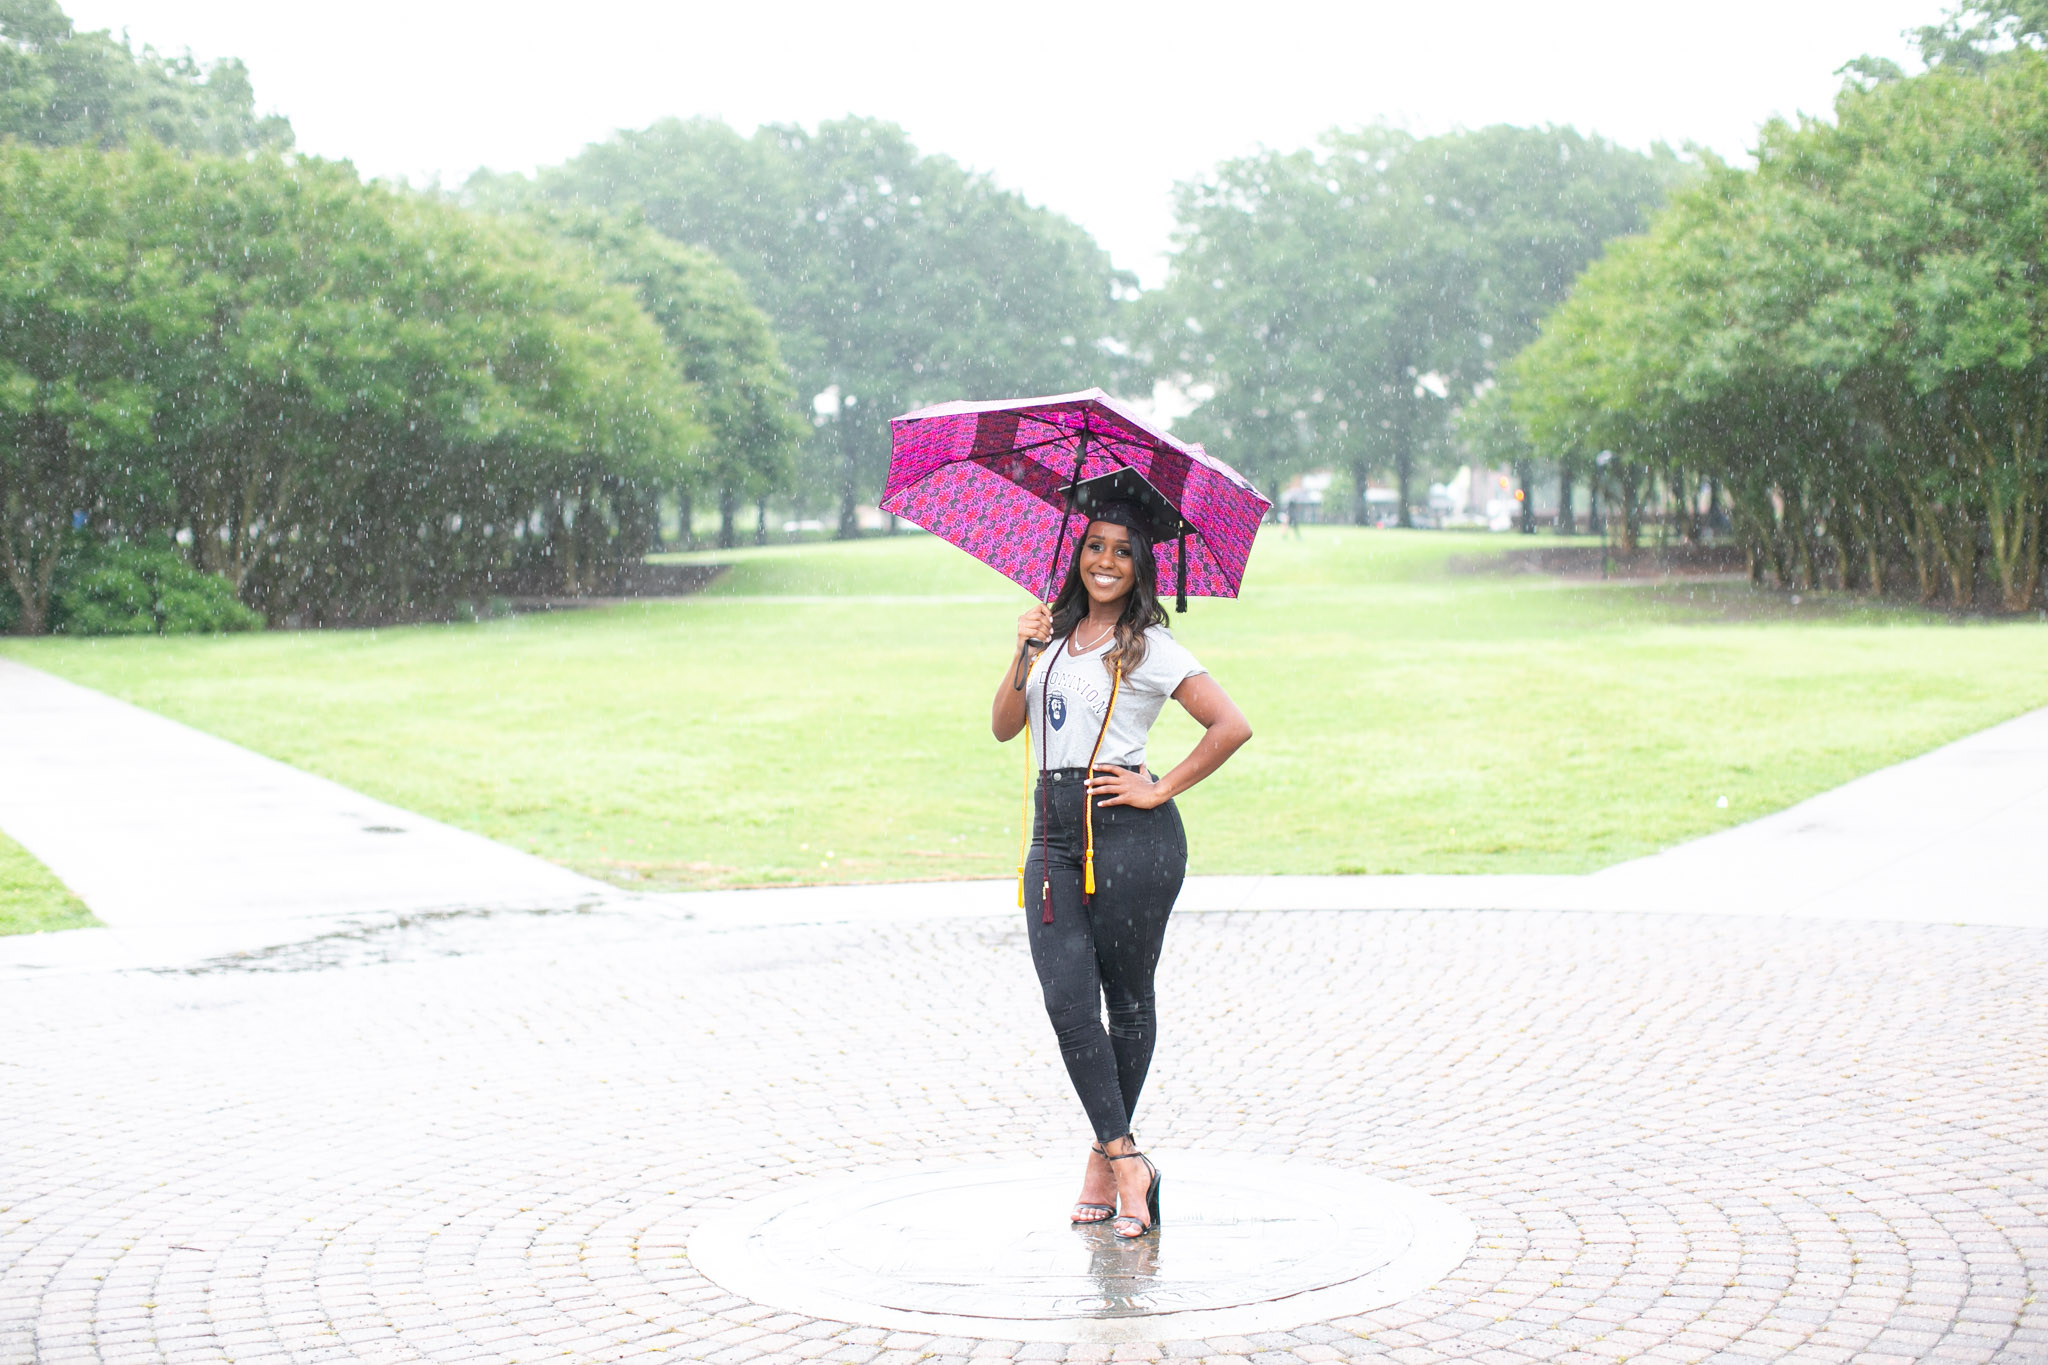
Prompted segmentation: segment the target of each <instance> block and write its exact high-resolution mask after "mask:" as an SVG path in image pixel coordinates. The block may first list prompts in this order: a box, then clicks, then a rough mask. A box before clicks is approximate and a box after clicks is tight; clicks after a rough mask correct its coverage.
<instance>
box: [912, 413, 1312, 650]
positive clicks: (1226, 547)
mask: <svg viewBox="0 0 2048 1365" xmlns="http://www.w3.org/2000/svg"><path fill="white" fill-rule="evenodd" d="M889 433H890V437H891V442H892V445H893V454H892V457H891V459H890V461H889V481H888V483H887V485H886V486H885V487H884V488H883V490H882V510H883V511H885V512H892V513H894V514H895V515H897V516H899V517H902V518H903V519H904V520H906V521H911V522H915V523H916V524H917V525H919V526H922V527H924V528H925V529H926V530H927V531H930V532H932V533H933V534H934V535H937V536H939V537H941V538H942V539H944V540H947V541H950V542H952V543H953V544H955V545H957V546H959V547H960V548H961V549H963V550H965V551H967V553H969V554H971V555H973V556H974V557H975V558H976V559H979V560H980V561H981V562H982V563H984V564H987V565H988V566H990V567H991V568H993V569H995V570H996V572H998V573H1000V574H1002V575H1003V576H1004V577H1006V578H1008V579H1010V580H1011V581H1012V582H1014V583H1016V584H1017V585H1018V586H1019V587H1021V588H1023V589H1024V590H1025V591H1026V592H1030V593H1035V594H1037V595H1038V596H1039V597H1040V598H1042V599H1045V600H1050V599H1051V597H1052V595H1053V591H1054V589H1055V588H1057V587H1058V586H1059V578H1060V574H1061V573H1062V571H1063V570H1064V569H1065V568H1066V565H1065V564H1064V563H1062V562H1061V557H1062V555H1063V553H1064V551H1065V547H1066V545H1067V542H1068V539H1069V537H1073V538H1078V537H1080V536H1081V535H1082V534H1083V533H1085V532H1086V531H1087V529H1088V516H1087V513H1086V511H1085V510H1084V509H1085V508H1086V507H1087V506H1089V505H1090V501H1091V500H1090V496H1089V495H1090V492H1091V488H1092V490H1093V491H1094V492H1095V493H1096V494H1097V495H1098V496H1099V497H1103V498H1106V497H1112V496H1113V497H1118V498H1126V499H1133V500H1136V501H1139V502H1141V503H1144V504H1146V505H1147V506H1148V508H1150V509H1151V510H1153V511H1154V512H1155V514H1156V515H1155V517H1154V520H1155V521H1156V522H1158V523H1159V524H1162V525H1165V526H1167V527H1169V528H1170V529H1169V532H1168V534H1165V535H1161V536H1160V537H1158V538H1157V541H1156V543H1155V544H1154V546H1153V548H1152V553H1153V557H1154V561H1155V563H1156V564H1157V566H1158V569H1159V581H1160V582H1161V583H1167V582H1172V583H1174V584H1176V586H1177V588H1178V595H1179V597H1180V601H1179V602H1178V603H1177V604H1176V605H1177V609H1178V610H1180V611H1186V610H1187V594H1188V593H1194V594H1196V595H1197V596H1201V597H1235V596H1237V593H1238V588H1239V587H1240V586H1241V585H1242V584H1243V582H1244V566H1245V561H1246V560H1247V559H1248V558H1250V556H1251V552H1252V538H1253V537H1254V536H1255V535H1256V534H1257V533H1258V529H1259V521H1260V520H1261V519H1262V518H1263V517H1264V516H1265V514H1266V509H1267V508H1268V507H1270V506H1271V505H1272V504H1271V503H1269V502H1267V501H1266V499H1265V498H1263V497H1261V496H1259V492H1258V490H1257V489H1255V488H1253V487H1252V486H1251V485H1250V484H1249V483H1247V482H1246V481H1245V479H1244V476H1243V475H1241V474H1239V473H1238V472H1237V471H1236V470H1234V469H1232V468H1231V467H1230V466H1229V465H1227V464H1225V463H1223V462H1222V461H1221V460H1218V459H1216V458H1214V457H1213V456H1211V455H1210V454H1209V453H1208V452H1207V451H1205V450H1203V449H1202V447H1201V446H1199V445H1196V444H1193V443H1192V442H1183V441H1177V440H1175V439H1174V438H1173V437H1171V436H1169V435H1167V434H1166V433H1165V432H1163V431H1160V430H1159V429H1158V428H1156V427H1154V426H1152V425H1151V424H1150V423H1148V422H1146V421H1145V420H1144V419H1143V418H1141V417H1139V416H1138V415H1137V414H1136V413H1134V412H1132V411H1131V410H1130V409H1128V408H1126V407H1125V406H1124V405H1123V404H1121V403H1119V402H1117V401H1116V400H1115V399H1114V398H1111V397H1110V396H1109V395H1108V394H1106V393H1104V392H1103V391H1102V390H1101V389H1085V390H1083V391H1082V392H1080V393H1062V394H1055V395H1053V396H1052V397H1049V398H1013V399H1006V400H1003V401H1000V402H993V403H940V404H938V405H937V406H935V407H929V408H919V409H918V410H917V411H915V412H907V413H905V414H903V416H901V417H897V418H893V419H891V421H890V423H889ZM1174 531H1177V532H1178V534H1173V532H1174Z"/></svg>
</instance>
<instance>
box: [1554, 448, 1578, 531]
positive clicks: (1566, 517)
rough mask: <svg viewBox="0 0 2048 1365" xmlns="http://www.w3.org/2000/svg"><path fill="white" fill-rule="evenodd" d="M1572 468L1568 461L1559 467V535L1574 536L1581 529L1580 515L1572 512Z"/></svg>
mask: <svg viewBox="0 0 2048 1365" xmlns="http://www.w3.org/2000/svg"><path fill="white" fill-rule="evenodd" d="M1573 491H1574V490H1573V488H1572V466H1571V462H1570V461H1568V460H1560V461H1559V462H1558V465H1557V533H1558V534H1559V535H1561V536H1568V535H1572V534H1574V533H1576V532H1577V530H1578V528H1579V518H1578V514H1577V513H1576V512H1574V511H1572V494H1573Z"/></svg>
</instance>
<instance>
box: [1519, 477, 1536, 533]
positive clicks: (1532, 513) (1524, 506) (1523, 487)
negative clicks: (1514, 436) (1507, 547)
mask: <svg viewBox="0 0 2048 1365" xmlns="http://www.w3.org/2000/svg"><path fill="white" fill-rule="evenodd" d="M1529 475H1530V469H1529V461H1527V460H1517V461H1515V482H1516V484H1518V485H1519V486H1518V487H1517V488H1516V489H1515V492H1517V493H1518V494H1520V495H1521V496H1520V499H1519V501H1520V503H1521V507H1520V508H1519V511H1520V514H1521V515H1520V517H1519V519H1518V523H1519V524H1518V525H1517V526H1516V527H1515V529H1516V530H1518V531H1520V532H1521V533H1522V534H1523V535H1525V536H1533V535H1535V534H1536V491H1535V490H1534V489H1533V488H1531V487H1530V486H1529V484H1530V478H1529Z"/></svg>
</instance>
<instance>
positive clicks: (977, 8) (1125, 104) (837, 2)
mask: <svg viewBox="0 0 2048 1365" xmlns="http://www.w3.org/2000/svg"><path fill="white" fill-rule="evenodd" d="M64 3H65V8H66V10H67V11H68V12H69V13H70V14H71V15H72V16H73V18H74V19H75V20H76V21H77V22H78V24H79V25H80V27H83V28H112V29H114V30H116V31H119V30H121V29H124V28H125V29H126V30H128V32H129V33H130V35H131V36H132V37H133V38H134V40H135V41H136V42H138V43H144V42H146V43H151V44H154V45H155V46H157V47H158V48H160V49H163V50H166V51H183V50H184V49H186V48H190V49H191V50H192V51H193V52H194V53H195V54H196V55H197V56H199V57H200V58H201V59H207V60H210V59H212V58H215V57H221V56H238V57H241V58H242V59H244V60H245V61H246V62H248V64H249V67H250V71H251V74H252V75H253V76H254V79H255V83H256V95H257V101H258V104H259V105H260V106H262V107H263V108H264V109H265V110H266V111H269V110H275V111H276V112H280V113H283V114H286V115H288V116H290V118H291V120H292V124H293V126H294V127H295V128H296V129H297V131H298V138H299V147H300V148H301V150H304V151H307V152H313V153H317V154H319V155H322V156H331V157H346V158H349V159H350V160H353V161H354V162H355V163H356V165H357V166H358V167H359V168H360V169H361V170H362V171H363V172H364V173H365V174H366V175H376V176H395V177H406V178H410V179H413V180H415V181H419V180H423V179H430V178H432V177H435V176H439V177H440V178H441V179H442V180H444V181H445V182H449V183H454V182H459V181H460V180H462V179H463V178H464V177H465V176H467V175H468V174H469V172H470V171H471V170H473V169H474V168H476V167H477V166H479V165H486V166H491V167H494V168H497V169H500V170H530V169H532V168H533V167H535V166H538V165H545V164H548V163H550V162H553V161H558V160H561V159H562V158H564V157H566V156H569V155H570V154H572V153H574V152H575V151H576V150H577V149H578V148H580V147H582V146H583V145H584V144H586V143H588V142H591V141H594V140H598V139H601V138H603V137H605V136H606V135H607V134H608V133H609V132H611V131H612V130H613V129H615V128H620V127H638V126H642V125H645V124H647V123H650V122H652V121H653V120H655V119H657V118H661V117H664V116H666V115H683V116H687V115H692V114H710V115H715V116H718V117H722V118H724V119H726V120H728V121H730V122H732V123H733V124H735V125H736V126H738V127H740V128H741V129H742V130H751V129H752V128H753V127H754V126H755V125H757V124H759V123H761V122H786V121H797V122H801V123H805V124H815V123H816V122H817V121H818V120H820V119H825V118H834V117H838V116H840V115H844V114H848V113H855V114H864V115H871V116H876V117H881V118H886V119H892V120H894V121H896V122H898V123H901V124H902V125H903V126H904V127H905V128H907V129H908V130H909V132H910V134H911V136H912V137H913V138H914V139H915V140H916V142H917V144H918V145H919V147H921V148H922V149H924V150H926V151H935V152H944V153H946V154H948V155H950V156H953V157H955V158H957V159H958V160H960V161H962V162H965V163H966V164H968V165H970V166H972V167H974V168H976V169H978V170H984V171H988V172H990V173H992V174H993V175H994V176H995V177H996V178H997V180H998V181H1000V182H1001V183H1003V184H1004V185H1007V186H1010V187H1012V188H1015V189H1018V190H1021V191H1022V192H1023V193H1024V194H1025V195H1026V196H1028V197H1029V198H1030V199H1032V200H1033V201H1035V202H1038V203H1042V204H1046V205H1048V206H1050V207H1052V208H1054V209H1056V210H1058V211H1060V212H1062V213H1065V214H1067V215H1068V216H1070V217H1072V218H1074V219H1075V220H1076V221H1078V222H1080V223H1081V224H1082V225H1084V226H1085V227H1087V228H1088V229H1089V230H1090V231H1092V232H1094V233H1095V235H1096V237H1097V238H1098V239H1099V240H1100V241H1101V242H1102V243H1103V244H1104V245H1105V246H1107V247H1108V248H1109V249H1110V252H1111V254H1112V255H1113V256H1114V257H1115V259H1116V262H1117V263H1118V264H1119V265H1122V266H1125V267H1127V268H1130V269H1134V270H1137V271H1138V272H1139V273H1140V274H1141V276H1143V277H1144V278H1145V280H1146V282H1147V283H1148V284H1150V283H1156V282H1157V280H1158V279H1159V277H1160V275H1161V274H1162V265H1161V256H1160V253H1161V252H1162V251H1163V250H1164V249H1165V247H1166V245H1167V235H1168V233H1169V232H1170V230H1171V228H1172V207H1171V202H1170V197H1169V196H1170V191H1171V188H1172V186H1173V183H1174V182H1175V181H1176V180H1180V179H1185V178H1188V177H1190V176H1194V175H1196V174H1199V173H1200V172H1201V171H1202V170H1203V169H1204V168H1206V167H1208V166H1210V165H1213V164H1214V163H1215V162H1217V161H1218V160H1221V159H1222V158H1224V157H1227V156H1232V155H1235V154H1238V153H1241V152H1245V151H1249V150H1251V149H1252V148H1254V147H1256V146H1258V145H1260V144H1264V145H1268V146H1275V147H1296V146H1300V145H1303V144H1304V143H1306V142H1308V141H1310V140H1311V139H1313V138H1314V136H1315V135H1316V134H1317V133H1319V132H1320V131H1322V130H1324V129H1326V128H1329V127H1331V126H1332V125H1336V124H1344V125H1355V124H1359V123H1365V122H1370V121H1372V120H1375V119H1386V120H1388V121H1391V122H1394V123H1396V124H1399V125H1401V126H1405V127H1408V128H1412V129H1414V130H1415V131H1417V132H1424V133H1428V132H1438V131H1443V130H1445V129H1449V128H1454V127H1477V126H1480V125H1483V124H1488V123H1498V122H1508V123H1523V124H1528V123H1545V122H1549V123H1568V124H1573V125H1576V126H1577V127H1579V128H1581V129H1584V130H1588V131H1595V132H1599V133H1602V134H1604V135H1606V136H1608V137H1611V138H1613V139H1615V140H1617V141H1619V142H1622V143H1625V144H1628V145H1632V146H1642V145H1646V144H1648V143H1650V142H1652V141H1654V140H1657V139H1660V138H1661V139H1666V140H1669V141H1672V142H1674V143H1676V142H1684V141H1688V140H1690V141H1695V142H1699V143H1703V144H1705V145H1707V146H1709V147H1712V148H1714V149H1716V150H1718V151H1720V152H1722V153H1724V154H1727V155H1731V156H1739V155H1740V154H1741V153H1742V151H1743V150H1744V148H1745V147H1746V146H1747V145H1748V144H1749V142H1750V139H1751V134H1752V133H1753V131H1754V129H1755V128H1756V126H1757V124H1758V123H1759V122H1761V121H1762V120H1763V119H1764V118H1766V117H1768V116H1769V115H1771V114H1773V113H1786V114H1790V113H1794V112H1799V111H1805V112H1809V113H1825V112H1826V111H1827V109H1828V108H1829V105H1830V101H1831V100H1832V97H1833V93H1834V91H1835V89H1836V86H1837V84H1838V82H1837V80H1836V78H1835V76H1834V75H1833V74H1832V73H1833V72H1834V70H1835V69H1836V68H1837V67H1839V66H1840V65H1841V63H1842V62H1844V61H1846V60H1848V59H1849V58H1851V57H1854V56H1856V55H1858V54H1859V53H1863V52H1876V53H1880V54H1883V55H1888V56H1892V57H1894V58H1896V59H1901V60H1903V59H1904V58H1905V57H1906V55H1907V53H1908V52H1909V50H1910V49H1909V47H1908V45H1907V44H1906V43H1905V41H1904V40H1903V39H1902V38H1901V37H1900V32H1901V30H1903V29H1905V28H1907V27H1908V26H1911V25H1915V24H1921V23H1931V22H1933V21H1934V20H1935V19H1936V18H1937V17H1938V16H1939V12H1940V10H1941V9H1942V8H1943V7H1945V5H1946V3H1947V0H1719V3H1717V4H1715V5H1712V6H1703V5H1699V4H1686V5H1678V4H1665V3H1658V2H1657V0H1468V3H1465V4H1462V5H1447V4H1436V5H1429V6H1418V5H1415V4H1413V3H1412V0H1410V3H1403V4H1390V3H1379V2H1377V0H1364V2H1357V0H1354V3H1348V4H1347V3H1329V2H1327V0H1326V2H1325V3H1320V4H1318V3H1310V2H1309V0H1252V2H1251V3H1245V2H1244V0H1238V3H1233V4H1216V3H1209V2H1208V0H1182V2H1181V3H1163V2H1162V0H1088V2H1084V3H1076V2H1075V0H1040V3H1035V4H1032V5H1029V6H1024V5H1009V6H1004V5H973V4H962V3H959V0H947V3H933V2H931V0H869V3H848V2H847V0H831V2H830V3H824V2H822V0H783V2H781V3H766V4H763V3H753V4H749V3H745V0H726V2H725V3H716V4H706V3H697V2H696V0H682V2H681V3H654V0H580V3H576V4H563V3H560V0H553V2H551V3H548V4H545V5H541V4H534V3H530V2H529V0H496V2H495V3H488V4H486V3H480V2H478V0H403V2H402V3H401V0H350V3H348V4H346V5H343V4H337V3H332V2H331V0H328V2H327V3H320V2H318V0H64Z"/></svg>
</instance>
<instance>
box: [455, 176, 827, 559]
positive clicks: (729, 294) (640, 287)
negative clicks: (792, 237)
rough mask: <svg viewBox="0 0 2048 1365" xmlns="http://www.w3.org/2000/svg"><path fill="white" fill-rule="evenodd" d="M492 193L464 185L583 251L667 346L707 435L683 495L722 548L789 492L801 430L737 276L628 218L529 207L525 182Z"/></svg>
mask: <svg viewBox="0 0 2048 1365" xmlns="http://www.w3.org/2000/svg"><path fill="white" fill-rule="evenodd" d="M498 184H499V185H500V186H502V187H503V189H504V190H506V191H509V193H501V192H497V191H494V190H493V188H492V187H491V184H490V182H489V181H488V180H483V181H479V182H477V183H475V184H474V185H473V193H474V197H475V198H477V199H478V200H479V201H481V202H484V203H491V202H505V203H509V204H512V205H515V206H516V205H522V204H523V205H525V213H524V218H525V221H526V222H527V223H529V224H530V225H532V226H534V227H536V228H538V229H540V230H542V231H545V232H547V233H549V234H551V235H553V236H556V237H558V238H560V239H561V240H563V241H565V242H569V243H573V244H575V245H577V246H580V247H582V248H584V249H586V250H587V251H588V252H589V253H590V262H591V267H592V268H593V269H595V270H597V271H598V272H599V273H601V274H602V275H604V276H605V278H607V279H609V280H611V281H612V282H613V283H614V284H621V285H625V286H626V287H628V288H630V289H632V290H633V292H634V295H635V297H637V298H638V299H639V301H640V305H641V307H642V308H644V309H645V310H646V311H647V313H648V315H649V316H650V317H652V318H653V319H654V321H655V324H656V325H657V326H659V327H660V328H661V330H662V333H663V335H664V336H666V337H667V338H668V343H669V348H670V350H671V351H672V352H673V353H674V355H675V357H676V361H677V364H678V365H679V366H680V369H681V373H682V375H683V377H684V379H686V380H687V381H688V382H689V383H690V384H691V385H692V386H693V387H694V388H695V390H696V392H697V394H698V396H699V398H700V400H701V403H702V406H703V415H704V418H705V420H706V422H707V423H708V424H709V426H710V438H709V440H708V441H707V442H706V444H705V446H704V448H703V449H702V450H701V451H700V452H699V454H698V456H697V459H696V460H695V462H694V465H693V468H694V469H695V470H696V471H697V474H698V481H697V483H695V484H693V485H691V486H689V487H686V488H684V489H683V490H682V491H683V493H684V494H685V496H686V497H687V496H688V495H689V494H692V493H695V492H707V493H709V494H711V495H712V496H713V497H714V498H715V499H716V500H717V503H718V508H719V543H720V545H721V546H728V547H729V546H731V545H732V544H734V543H735V539H736V537H735V534H734V514H735V511H736V509H737V507H738V505H739V504H740V503H741V502H745V501H758V500H762V499H766V498H767V497H769V496H770V495H772V494H779V493H783V492H785V491H787V490H788V488H789V487H790V484H791V481H792V478H793V476H794V469H795V458H796V454H797V452H798V450H799V449H801V444H802V441H803V439H804V437H805V436H806V435H808V433H809V430H810V426H809V423H807V422H805V421H804V420H803V418H802V415H801V413H800V412H799V410H798V408H797V406H796V394H795V390H794V389H793V388H792V386H791V383H790V376H789V370H788V367H787V366H786V365H785V364H784V363H783V360H782V354H781V350H780V348H779V347H778V346H777V344H776V339H775V335H774V332H773V330H772V329H771V327H770V325H769V322H768V318H767V316H766V315H765V314H763V313H762V312H761V310H760V309H758V308H756V307H755V306H754V305H753V303H752V302H751V301H750V300H749V299H748V297H747V289H746V286H745V285H744V284H743V283H742V282H741V281H740V279H739V277H738V276H737V275H735V274H734V273H733V272H732V271H731V270H730V269H728V268H727V267H726V266H725V264H724V263H723V262H721V261H720V260H719V259H718V258H717V257H715V256H713V255H712V254H711V253H710V252H708V251H705V250H703V249H702V248H700V247H692V246H685V245H684V244H682V243H680V242H677V241H674V240H672V239H670V238H667V237H664V236H662V235H661V234H660V233H657V232H655V231H654V230H653V229H652V228H649V227H648V226H647V225H646V224H645V223H643V222H641V221H639V219H638V218H637V217H634V216H621V215H616V214H607V213H603V212H600V211H598V210H595V209H591V208H588V207H584V206H582V205H577V204H568V205H556V204H551V203H548V202H546V201H535V199H534V196H532V195H531V194H530V193H528V192H526V191H525V190H523V189H522V188H521V187H522V186H524V184H525V182H524V181H516V182H509V181H500V182H498Z"/></svg>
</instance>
